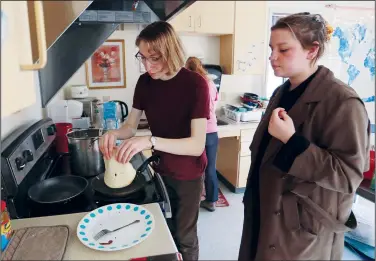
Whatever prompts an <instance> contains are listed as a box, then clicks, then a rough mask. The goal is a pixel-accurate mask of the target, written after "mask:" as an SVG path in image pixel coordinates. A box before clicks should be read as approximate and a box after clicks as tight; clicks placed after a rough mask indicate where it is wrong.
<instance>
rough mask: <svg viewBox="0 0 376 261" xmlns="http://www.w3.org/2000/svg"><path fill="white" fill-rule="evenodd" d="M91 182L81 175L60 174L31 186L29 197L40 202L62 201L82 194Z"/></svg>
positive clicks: (52, 202)
mask: <svg viewBox="0 0 376 261" xmlns="http://www.w3.org/2000/svg"><path fill="white" fill-rule="evenodd" d="M88 185H89V182H88V181H87V180H86V179H85V178H83V177H80V176H73V175H72V176H58V177H54V178H50V179H45V180H43V181H41V182H38V183H37V184H35V185H33V186H32V187H30V189H29V191H28V196H29V198H30V199H31V200H32V201H34V202H36V203H40V204H54V203H62V202H67V201H69V200H72V199H73V198H75V197H77V196H79V195H81V194H82V193H83V192H84V191H85V189H86V188H87V186H88Z"/></svg>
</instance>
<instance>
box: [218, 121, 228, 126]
mask: <svg viewBox="0 0 376 261" xmlns="http://www.w3.org/2000/svg"><path fill="white" fill-rule="evenodd" d="M217 125H218V126H223V125H229V123H228V122H225V121H223V120H217Z"/></svg>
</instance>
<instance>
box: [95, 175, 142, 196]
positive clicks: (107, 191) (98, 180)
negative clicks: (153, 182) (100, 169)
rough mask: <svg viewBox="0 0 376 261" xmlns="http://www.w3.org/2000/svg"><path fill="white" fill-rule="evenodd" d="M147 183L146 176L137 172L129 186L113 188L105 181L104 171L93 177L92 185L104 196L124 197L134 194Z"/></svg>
mask: <svg viewBox="0 0 376 261" xmlns="http://www.w3.org/2000/svg"><path fill="white" fill-rule="evenodd" d="M146 183H147V182H146V178H145V176H144V175H142V174H139V173H137V175H136V177H135V178H134V180H133V182H132V183H131V184H129V185H128V186H126V187H124V188H118V189H113V188H110V187H108V186H107V185H106V184H105V183H104V173H102V174H100V175H98V176H96V177H95V178H93V179H92V181H91V186H92V188H93V189H94V190H95V191H96V192H98V193H100V194H102V195H104V196H109V197H124V196H127V195H130V194H133V193H135V192H137V191H139V190H141V189H142V188H144V187H145V185H146Z"/></svg>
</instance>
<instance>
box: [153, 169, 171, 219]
mask: <svg viewBox="0 0 376 261" xmlns="http://www.w3.org/2000/svg"><path fill="white" fill-rule="evenodd" d="M154 179H155V186H156V188H157V190H158V191H159V192H160V193H161V196H162V198H163V201H162V202H160V203H159V204H160V206H161V208H162V212H163V215H164V216H165V218H166V219H167V218H171V217H172V211H171V204H170V198H169V196H168V193H167V188H166V185H165V184H164V182H163V180H162V177H161V175H159V174H158V173H157V172H154Z"/></svg>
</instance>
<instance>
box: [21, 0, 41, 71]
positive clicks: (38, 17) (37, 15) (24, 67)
mask: <svg viewBox="0 0 376 261" xmlns="http://www.w3.org/2000/svg"><path fill="white" fill-rule="evenodd" d="M34 11H35V21H36V23H35V24H36V29H37V42H38V54H39V61H38V62H37V63H35V64H27V65H21V69H22V70H26V71H32V70H40V69H42V68H44V67H45V66H46V63H47V44H46V31H45V27H44V14H43V4H42V1H34Z"/></svg>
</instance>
